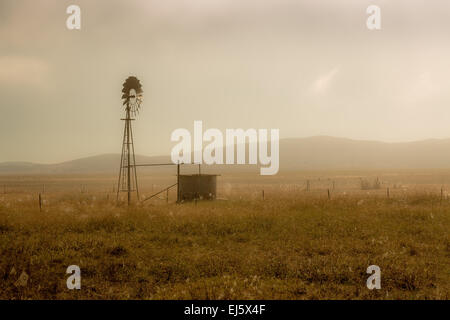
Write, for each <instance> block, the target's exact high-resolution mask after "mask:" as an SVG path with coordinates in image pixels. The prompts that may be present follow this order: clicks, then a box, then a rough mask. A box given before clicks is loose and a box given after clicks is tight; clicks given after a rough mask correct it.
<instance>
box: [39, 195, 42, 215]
mask: <svg viewBox="0 0 450 320" xmlns="http://www.w3.org/2000/svg"><path fill="white" fill-rule="evenodd" d="M39 212H42V197H41V194H40V193H39Z"/></svg>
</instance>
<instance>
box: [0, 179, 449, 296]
mask: <svg viewBox="0 0 450 320" xmlns="http://www.w3.org/2000/svg"><path fill="white" fill-rule="evenodd" d="M225 178H226V177H225ZM316 178H317V177H316ZM8 179H10V181H22V180H20V179H18V178H17V177H15V178H13V177H7V178H4V179H3V182H5V181H6V180H8ZM27 179H28V180H27V182H26V184H29V183H30V179H29V178H27ZM112 179H113V178H111V182H112V181H113V180H112ZM239 179H241V178H233V177H231V178H229V179H228V180H226V179H224V180H225V181H223V183H222V184H221V187H220V192H219V196H220V193H222V195H224V194H225V195H227V192H228V196H227V197H224V198H227V199H228V200H218V201H214V202H198V203H196V204H195V203H186V204H181V205H177V204H174V203H171V202H169V203H168V204H167V203H166V201H164V200H158V199H157V200H156V201H152V202H149V203H146V204H145V205H135V206H133V207H131V208H127V207H126V206H124V205H119V206H117V205H116V203H115V201H114V197H113V194H112V193H111V195H110V194H109V193H108V192H107V191H101V192H100V189H101V190H103V189H105V188H106V186H109V185H110V182H109V180H108V181H107V182H105V183H104V184H102V188H97V191H96V192H97V193H96V192H94V191H91V192H84V193H83V192H82V191H79V190H78V192H70V193H69V192H66V193H65V192H63V191H61V190H57V189H58V188H56V187H55V188H54V190H51V188H50V187H47V189H48V190H47V191H45V193H44V194H43V199H44V206H43V210H42V212H40V211H39V208H38V206H37V200H36V197H37V193H36V192H33V193H30V192H25V191H24V192H22V193H20V192H18V191H17V190H15V192H11V193H8V192H5V194H0V298H1V299H449V298H450V232H449V230H450V200H449V199H448V197H447V196H446V193H445V194H444V196H443V198H442V199H441V196H440V194H439V192H438V191H437V190H439V189H440V186H437V185H436V186H435V187H434V189H433V188H431V189H430V188H428V189H426V188H425V189H423V190H422V189H421V190H416V189H413V188H412V187H411V186H409V187H408V188H406V187H400V188H398V189H393V190H392V191H391V194H390V198H387V197H386V195H385V189H382V190H376V191H368V192H366V191H364V192H362V191H357V188H356V187H354V188H353V189H352V188H350V187H349V186H350V184H348V186H347V187H348V189H346V190H344V189H341V190H339V191H338V190H336V191H333V192H332V193H331V199H328V197H327V193H326V192H324V190H326V189H324V188H327V186H328V185H329V180H327V179H325V178H322V179H321V181H322V184H323V186H322V189H317V190H313V191H311V192H306V191H304V190H302V184H301V183H299V184H286V185H283V184H281V181H282V180H283V179H281V180H280V181H265V182H264V183H262V184H260V185H257V187H255V186H254V185H251V184H249V185H247V184H246V183H243V181H246V179H245V177H244V178H242V179H241V180H239ZM336 179H337V178H336ZM352 179H354V177H353V178H352ZM56 180H57V179H56ZM62 180H64V179H63V178H61V181H62ZM8 181H9V180H8ZM52 181H53V182H54V181H55V179H53V178H52ZM58 181H59V180H58ZM238 181H239V183H238ZM318 181H319V180H317V183H315V184H314V185H315V186H318V185H320V184H319V182H318ZM324 181H325V182H324ZM233 182H235V183H233ZM83 183H85V182H83ZM427 183H428V180H427ZM47 184H48V185H50V183H48V182H47ZM36 185H37V186H40V185H41V181H40V180H39V181H37V182H36ZM70 185H74V183H73V181H72V182H71V183H70ZM76 185H77V186H78V184H76ZM228 185H231V186H232V187H230V186H228ZM238 185H239V187H238ZM340 185H343V183H340ZM227 186H228V187H227ZM39 188H40V187H39ZM227 188H232V189H233V190H232V192H231V191H230V190H228V191H227ZM91 189H92V190H93V189H94V187H92V188H91ZM261 189H264V190H266V195H265V199H264V200H262V197H261ZM10 190H11V189H10ZM244 190H246V192H244ZM352 190H353V191H352ZM412 190H414V191H412ZM426 190H433V192H431V191H430V192H428V191H426ZM148 192H149V193H150V191H148ZM372 264H375V265H378V266H379V267H380V268H381V289H380V290H369V289H367V287H366V280H367V278H368V277H369V274H367V273H366V269H367V267H368V266H369V265H372ZM69 265H78V266H80V268H81V290H68V289H67V287H66V279H67V277H68V276H69V275H67V274H66V268H67V267H68V266H69ZM22 273H24V274H26V275H27V276H28V279H27V281H23V282H22V283H20V281H19V282H18V281H17V280H18V279H19V277H20V275H21V274H22Z"/></svg>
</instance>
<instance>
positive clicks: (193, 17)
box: [0, 0, 450, 163]
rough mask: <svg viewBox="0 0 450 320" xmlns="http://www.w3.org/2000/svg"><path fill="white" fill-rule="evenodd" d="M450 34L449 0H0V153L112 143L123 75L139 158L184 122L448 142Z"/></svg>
mask: <svg viewBox="0 0 450 320" xmlns="http://www.w3.org/2000/svg"><path fill="white" fill-rule="evenodd" d="M71 4H77V5H79V6H80V7H81V30H79V31H78V30H74V31H70V30H68V29H67V28H66V19H67V17H68V15H67V14H66V8H67V7H68V6H69V5H71ZM370 4H376V5H378V6H380V7H381V15H382V16H381V17H382V29H381V30H379V31H370V30H368V29H367V27H366V19H367V17H368V15H367V14H366V9H367V7H368V6H369V5H370ZM449 36H450V1H448V0H433V1H430V0H427V1H425V0H423V1H422V0H395V1H394V0H390V1H383V0H370V1H367V0H320V1H319V0H307V1H304V0H297V1H294V0H189V1H188V0H170V1H168V0H153V1H151V0H141V1H130V0H127V1H125V0H123V1H113V0H104V1H100V0H96V1H82V0H71V1H62V0H53V1H42V0H41V1H32V0H28V1H25V0H1V1H0V97H1V109H0V110H1V117H0V150H1V152H0V162H1V161H16V160H20V161H33V162H43V163H51V162H60V161H65V160H71V159H75V158H81V157H84V156H91V155H96V154H101V153H120V150H121V139H122V137H121V135H122V133H123V127H122V126H123V122H122V121H120V118H121V117H123V114H124V109H123V108H122V102H121V99H120V98H121V89H122V83H123V81H124V80H125V79H126V78H127V77H128V76H130V75H135V76H137V77H138V78H139V79H140V80H141V82H142V84H143V89H144V105H143V112H142V113H141V114H140V115H139V116H138V119H137V121H135V122H134V123H133V125H134V126H135V127H134V128H135V129H134V137H135V140H136V141H135V145H136V146H135V149H136V152H137V153H139V154H144V155H161V154H168V153H169V152H170V150H171V148H172V147H173V145H174V144H175V143H173V142H171V141H170V134H171V132H172V131H173V130H174V129H176V128H187V129H189V130H191V131H192V130H193V121H194V120H203V125H204V127H205V128H219V129H221V130H225V128H244V129H246V128H267V129H270V128H279V129H280V136H281V137H282V138H286V137H307V136H314V135H330V136H337V137H347V138H353V139H368V140H381V141H388V142H395V141H411V140H420V139H427V138H450V90H449V89H450V82H449V80H448V76H449V73H450V58H449V57H450V41H449V39H450V38H449Z"/></svg>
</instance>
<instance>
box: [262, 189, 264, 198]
mask: <svg viewBox="0 0 450 320" xmlns="http://www.w3.org/2000/svg"><path fill="white" fill-rule="evenodd" d="M262 198H263V200H264V190H263V191H262Z"/></svg>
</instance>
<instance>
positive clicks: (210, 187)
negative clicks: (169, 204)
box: [178, 174, 217, 201]
mask: <svg viewBox="0 0 450 320" xmlns="http://www.w3.org/2000/svg"><path fill="white" fill-rule="evenodd" d="M178 193H179V194H178V199H179V200H178V201H192V200H195V199H198V200H202V199H205V200H214V199H215V198H216V193H217V175H216V174H189V175H187V174H180V175H179V176H178Z"/></svg>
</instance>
